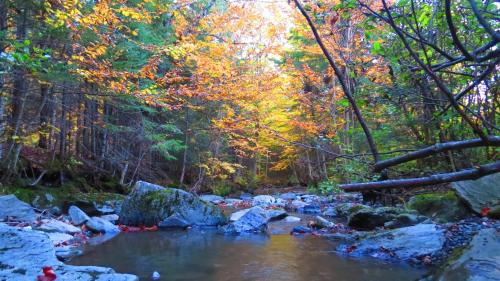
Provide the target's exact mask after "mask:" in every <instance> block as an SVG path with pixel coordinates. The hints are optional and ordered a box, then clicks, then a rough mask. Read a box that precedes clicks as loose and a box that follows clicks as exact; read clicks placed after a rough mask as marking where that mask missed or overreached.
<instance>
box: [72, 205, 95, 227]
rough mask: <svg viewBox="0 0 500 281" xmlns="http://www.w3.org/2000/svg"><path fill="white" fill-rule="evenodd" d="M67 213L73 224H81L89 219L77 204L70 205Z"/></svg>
mask: <svg viewBox="0 0 500 281" xmlns="http://www.w3.org/2000/svg"><path fill="white" fill-rule="evenodd" d="M68 214H69V217H70V219H71V223H72V224H74V225H82V224H84V223H85V222H86V221H88V220H90V217H89V216H88V215H87V214H86V213H85V212H84V211H82V210H81V209H80V208H78V207H77V206H70V207H69V209H68Z"/></svg>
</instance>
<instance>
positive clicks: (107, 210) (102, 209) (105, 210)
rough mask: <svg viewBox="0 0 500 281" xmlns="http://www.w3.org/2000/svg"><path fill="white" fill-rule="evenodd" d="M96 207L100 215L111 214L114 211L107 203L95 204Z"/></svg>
mask: <svg viewBox="0 0 500 281" xmlns="http://www.w3.org/2000/svg"><path fill="white" fill-rule="evenodd" d="M96 209H97V211H98V212H99V214H100V215H111V214H114V213H115V209H114V208H113V207H112V206H110V205H107V204H103V205H96Z"/></svg>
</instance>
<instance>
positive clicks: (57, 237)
mask: <svg viewBox="0 0 500 281" xmlns="http://www.w3.org/2000/svg"><path fill="white" fill-rule="evenodd" d="M47 235H48V236H49V239H50V241H52V244H54V246H55V245H59V244H61V243H64V242H67V241H70V240H71V239H73V236H71V235H69V234H66V233H60V232H47Z"/></svg>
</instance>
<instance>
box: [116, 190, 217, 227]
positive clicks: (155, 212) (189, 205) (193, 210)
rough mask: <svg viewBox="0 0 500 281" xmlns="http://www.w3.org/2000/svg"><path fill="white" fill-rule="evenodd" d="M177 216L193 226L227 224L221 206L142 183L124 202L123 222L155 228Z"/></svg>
mask: <svg viewBox="0 0 500 281" xmlns="http://www.w3.org/2000/svg"><path fill="white" fill-rule="evenodd" d="M174 214H175V215H176V216H178V217H180V218H183V219H184V221H187V222H189V224H190V225H199V226H215V225H222V224H224V223H226V217H225V216H224V214H223V213H222V211H221V210H220V209H219V208H218V207H216V206H215V205H213V204H211V203H207V202H204V201H202V200H200V199H199V198H198V197H197V196H195V195H193V194H191V193H189V192H186V191H184V190H180V189H175V188H164V187H162V186H158V185H154V184H150V183H147V182H141V181H139V182H137V183H136V185H135V187H134V190H133V191H132V193H131V194H130V195H129V196H128V197H127V199H126V200H125V201H124V203H123V205H122V209H121V212H120V222H121V223H123V224H126V225H145V226H152V225H157V224H159V223H160V222H162V221H163V220H165V219H167V218H169V217H170V216H172V215H174Z"/></svg>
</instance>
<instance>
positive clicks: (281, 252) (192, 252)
mask: <svg viewBox="0 0 500 281" xmlns="http://www.w3.org/2000/svg"><path fill="white" fill-rule="evenodd" d="M334 248H335V244H334V242H332V241H328V240H327V239H323V238H317V237H314V236H304V237H295V236H291V235H288V234H279V235H272V236H268V235H243V236H223V235H219V234H216V233H215V231H214V230H190V231H168V232H150V233H125V234H120V235H119V236H118V237H116V238H114V239H112V240H110V241H107V242H106V243H104V244H102V245H99V246H89V247H88V248H86V249H85V255H84V256H81V257H78V258H75V259H74V260H73V261H72V262H71V263H72V264H75V265H101V266H109V267H113V268H114V269H116V270H117V271H118V272H127V273H133V274H137V275H138V276H139V277H140V278H141V280H149V276H150V275H151V273H152V272H153V271H158V272H159V273H160V274H161V276H162V279H161V280H169V281H173V280H178V281H180V280H206V281H212V280H213V281H226V280H227V281H229V280H230V281H240V280H241V281H243V280H249V281H250V280H263V281H265V280H273V281H274V280H287V281H290V280H291V281H294V280H297V281H298V280H308V281H315V280H317V281H322V280H336V281H342V280H349V281H358V280H359V281H361V280H363V281H367V280H369V281H378V280H384V281H385V280H401V281H404V280H415V279H417V278H418V277H419V276H420V275H421V274H422V273H423V271H422V270H418V269H415V268H411V267H408V266H403V265H394V264H386V263H384V262H380V261H376V260H373V259H365V260H359V259H358V260H353V259H350V258H346V257H342V256H338V255H337V254H335V253H334V252H332V251H331V250H332V249H334Z"/></svg>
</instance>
